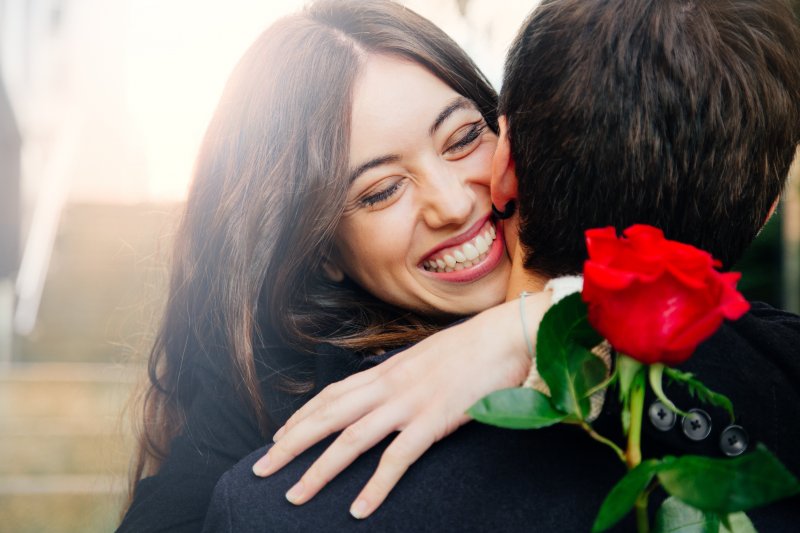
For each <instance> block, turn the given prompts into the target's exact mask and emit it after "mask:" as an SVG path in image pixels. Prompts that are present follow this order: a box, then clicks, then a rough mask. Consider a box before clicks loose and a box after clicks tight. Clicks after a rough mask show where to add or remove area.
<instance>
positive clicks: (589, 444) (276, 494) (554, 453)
mask: <svg viewBox="0 0 800 533" xmlns="http://www.w3.org/2000/svg"><path fill="white" fill-rule="evenodd" d="M390 438H391V437H390ZM388 442H390V439H387V440H385V441H384V442H382V443H380V444H379V445H378V446H376V447H374V448H373V449H371V450H370V451H369V452H367V453H366V454H364V455H362V456H361V457H359V458H358V459H357V460H356V461H355V462H354V463H353V464H352V465H351V466H350V467H349V468H348V469H347V470H345V471H344V472H343V473H342V474H340V475H339V476H337V477H336V478H335V479H334V480H332V481H331V482H330V483H329V485H328V486H327V487H326V488H324V489H323V490H322V491H321V492H320V493H319V494H318V495H317V496H316V497H315V498H313V499H312V500H311V501H309V502H308V503H306V504H304V505H303V506H301V507H295V506H293V505H292V504H290V503H289V502H288V501H286V499H285V497H284V494H285V493H286V491H287V490H288V489H289V488H290V487H291V486H292V485H293V484H294V483H295V482H296V481H297V480H298V479H299V478H300V476H301V475H302V474H303V472H305V470H306V469H307V468H308V467H309V466H310V465H311V464H312V463H313V461H314V460H315V459H316V458H317V457H319V455H320V454H321V453H322V451H324V449H325V448H326V447H327V445H328V444H329V443H330V440H328V441H326V442H323V443H320V444H319V445H317V446H315V447H314V448H312V449H311V450H309V451H307V452H306V453H304V454H302V455H301V456H299V457H298V458H297V459H296V460H295V461H294V462H293V463H291V464H289V465H288V466H287V467H285V468H284V469H282V470H280V471H279V472H277V473H275V474H274V475H272V476H270V477H269V478H266V479H260V478H257V477H256V476H254V475H253V474H252V472H251V471H250V468H251V467H252V464H253V463H254V462H255V461H256V460H257V459H258V458H259V457H260V456H261V455H263V453H264V452H265V450H266V448H262V449H261V450H258V451H256V452H254V453H253V454H252V455H250V456H248V457H247V458H245V459H244V460H243V461H242V462H240V463H239V464H238V465H237V466H236V467H235V468H234V469H233V470H231V471H229V472H228V473H227V474H226V475H225V476H224V477H223V478H222V480H220V483H219V484H218V485H217V489H216V491H215V495H214V498H213V502H212V505H211V508H210V510H209V514H208V517H207V520H206V531H241V532H248V531H264V530H268V531H281V532H283V531H308V530H312V529H313V530H315V531H358V530H361V529H364V530H369V531H451V530H452V531H476V532H477V531H486V529H487V528H488V527H490V526H491V528H492V529H493V530H495V531H521V530H528V529H531V528H532V527H533V526H534V525H535V526H536V528H541V529H542V530H558V529H559V528H563V527H564V526H567V527H568V529H569V530H575V531H581V530H586V531H588V530H589V529H590V528H591V524H592V522H593V520H594V516H595V513H596V512H597V509H598V508H599V506H600V503H601V502H602V498H603V495H605V494H606V493H607V492H608V490H610V488H611V487H612V486H613V484H614V483H615V482H616V481H617V480H618V479H619V478H620V477H622V475H623V474H624V468H623V467H622V465H621V464H619V465H617V464H615V462H614V461H613V457H612V456H611V455H610V452H608V451H607V450H605V449H603V447H602V446H598V445H596V443H594V442H593V441H591V439H588V438H587V437H586V436H585V435H583V434H582V433H581V432H580V430H578V429H577V428H573V427H566V426H559V427H554V428H549V429H547V430H542V431H536V432H533V431H512V430H501V429H497V428H492V427H488V426H483V425H480V424H476V423H474V424H468V425H467V426H465V427H463V428H462V429H460V430H459V431H457V432H456V433H454V434H453V435H451V436H450V437H448V438H446V439H444V440H443V441H441V442H439V443H437V444H436V445H434V446H433V447H432V448H431V450H430V451H428V452H427V453H426V454H425V455H423V457H422V458H421V459H420V460H419V461H418V462H417V463H415V464H414V465H412V467H411V468H410V469H409V471H408V472H407V473H406V475H405V476H404V477H403V478H402V479H401V480H400V483H399V484H398V485H397V487H395V489H394V490H393V491H392V493H391V494H390V495H389V498H388V499H387V500H386V502H385V503H384V504H383V505H382V506H381V507H380V508H379V509H378V510H377V511H376V512H375V513H374V514H373V515H372V516H370V517H369V518H368V519H366V520H362V521H359V520H356V519H354V518H352V517H351V516H350V515H349V513H348V509H349V507H350V504H351V503H352V502H353V501H354V500H355V498H356V496H357V495H358V494H359V492H360V490H361V488H362V487H363V486H364V484H366V482H367V480H368V479H369V477H370V475H371V474H372V473H373V472H374V470H375V467H376V466H377V464H378V461H379V460H380V456H381V453H382V452H383V450H384V449H385V448H386V446H387V444H388Z"/></svg>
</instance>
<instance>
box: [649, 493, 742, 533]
mask: <svg viewBox="0 0 800 533" xmlns="http://www.w3.org/2000/svg"><path fill="white" fill-rule="evenodd" d="M726 522H727V524H728V525H729V526H730V527H727V526H726V525H725V523H726ZM716 532H719V533H756V530H755V528H754V527H753V523H752V522H750V519H749V518H747V515H746V514H744V513H735V514H731V515H727V516H726V517H725V518H724V519H721V518H720V517H719V516H718V515H716V514H714V513H704V512H703V511H701V510H700V509H697V508H695V507H692V506H691V505H687V504H685V503H683V502H682V501H680V500H679V499H677V498H674V497H669V498H667V499H666V500H664V503H662V504H661V507H659V509H658V512H657V513H656V520H655V524H654V527H653V533H716Z"/></svg>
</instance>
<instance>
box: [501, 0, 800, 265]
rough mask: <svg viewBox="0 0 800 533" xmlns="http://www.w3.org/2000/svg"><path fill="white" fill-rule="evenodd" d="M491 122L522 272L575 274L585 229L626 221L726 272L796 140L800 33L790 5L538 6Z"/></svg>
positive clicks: (777, 0)
mask: <svg viewBox="0 0 800 533" xmlns="http://www.w3.org/2000/svg"><path fill="white" fill-rule="evenodd" d="M500 114H502V115H505V118H506V120H507V128H505V131H504V132H503V133H506V134H507V136H504V135H503V134H502V133H501V137H503V138H502V139H501V146H500V149H499V150H498V157H499V160H500V163H499V164H497V161H496V165H495V166H496V168H500V169H501V171H500V172H496V173H495V180H494V183H493V188H494V191H493V199H494V200H495V204H496V205H499V206H501V207H502V206H503V205H504V204H505V203H506V201H507V200H508V199H509V198H510V197H513V196H514V195H515V194H514V193H516V196H517V202H518V205H519V216H520V219H519V224H520V242H521V243H522V246H523V251H524V252H525V267H526V268H527V269H529V270H533V271H535V272H538V273H540V274H545V275H548V276H551V275H558V274H564V273H569V272H576V271H580V270H581V268H582V264H583V260H584V257H585V245H584V240H583V232H584V230H585V229H587V228H591V227H601V226H607V225H613V226H616V227H617V228H618V229H622V228H625V227H627V226H629V225H631V224H633V223H647V224H652V225H654V226H657V227H660V228H661V229H663V230H664V232H665V233H666V235H667V237H668V238H671V239H675V240H679V241H683V242H687V243H690V244H693V245H695V246H698V247H701V248H703V249H705V250H708V251H709V252H711V253H712V254H713V255H714V256H715V257H717V258H719V259H721V260H722V261H723V264H724V265H725V266H726V267H729V266H730V265H731V264H732V263H733V262H734V261H735V260H736V259H738V258H739V256H740V255H741V254H742V252H743V251H744V249H745V248H746V247H747V246H748V244H750V242H751V241H752V240H753V238H754V237H755V235H756V233H757V232H758V230H759V229H760V227H761V226H762V225H763V223H764V222H765V220H766V219H767V216H768V213H769V212H770V208H771V207H772V206H773V205H774V203H775V201H776V199H777V198H778V196H779V194H780V191H781V189H782V187H783V184H784V182H785V180H786V177H787V175H788V169H789V166H790V164H791V161H792V159H793V157H794V154H795V150H796V147H797V144H798V142H800V28H798V24H797V20H796V19H795V18H794V17H793V15H792V13H791V11H790V9H789V7H788V3H787V2H786V1H785V0H707V1H704V0H604V1H596V2H595V1H586V0H545V1H544V2H543V4H542V5H541V6H540V7H539V8H537V9H536V10H535V11H534V12H533V13H532V14H531V16H530V18H529V19H528V20H527V21H526V23H525V24H524V25H523V28H522V29H521V31H520V34H519V35H518V36H517V39H516V41H515V42H514V44H513V45H512V47H511V50H510V52H509V55H508V59H507V62H506V73H505V78H504V82H503V88H502V93H501V95H500ZM509 145H510V159H509V158H508V157H506V159H503V157H504V149H505V155H506V156H508V155H509ZM506 162H507V163H508V164H506ZM503 169H504V170H503ZM514 176H516V180H517V181H518V191H515V190H514V189H516V187H514V186H513V185H514V183H513V181H514V179H515V177H514ZM509 184H511V186H510V185H509ZM494 185H497V187H496V188H495V187H494Z"/></svg>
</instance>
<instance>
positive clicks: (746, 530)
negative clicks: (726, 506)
mask: <svg viewBox="0 0 800 533" xmlns="http://www.w3.org/2000/svg"><path fill="white" fill-rule="evenodd" d="M726 518H727V522H728V523H727V524H726V523H725V520H723V521H722V525H721V526H720V529H719V531H720V533H758V532H757V531H756V528H755V526H754V525H753V523H752V522H751V521H750V519H749V518H747V515H746V514H744V513H733V514H729V515H728V516H727V517H726Z"/></svg>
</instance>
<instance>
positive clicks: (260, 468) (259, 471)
mask: <svg viewBox="0 0 800 533" xmlns="http://www.w3.org/2000/svg"><path fill="white" fill-rule="evenodd" d="M253 473H254V474H255V475H257V476H258V477H264V476H266V475H267V474H269V455H265V456H264V457H262V458H261V459H259V460H258V461H256V464H254V465H253Z"/></svg>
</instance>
